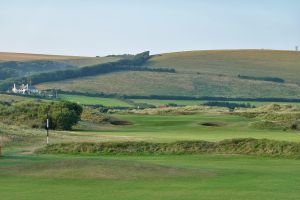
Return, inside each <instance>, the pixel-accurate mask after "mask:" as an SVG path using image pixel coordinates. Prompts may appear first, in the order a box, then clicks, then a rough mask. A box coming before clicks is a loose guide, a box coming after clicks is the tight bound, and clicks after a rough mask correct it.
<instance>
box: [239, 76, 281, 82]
mask: <svg viewBox="0 0 300 200" xmlns="http://www.w3.org/2000/svg"><path fill="white" fill-rule="evenodd" d="M238 78H240V79H247V80H255V81H270V82H275V83H284V82H285V80H284V79H282V78H278V77H269V76H263V77H255V76H242V75H238Z"/></svg>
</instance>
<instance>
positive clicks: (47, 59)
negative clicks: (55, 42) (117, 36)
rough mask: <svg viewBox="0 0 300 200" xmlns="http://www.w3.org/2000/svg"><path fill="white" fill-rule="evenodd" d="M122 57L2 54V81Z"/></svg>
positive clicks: (0, 55) (110, 60) (0, 63)
mask: <svg viewBox="0 0 300 200" xmlns="http://www.w3.org/2000/svg"><path fill="white" fill-rule="evenodd" d="M119 59H121V57H118V56H115V57H79V56H61V55H44V54H25V53H6V52H0V80H4V79H7V78H12V77H22V76H27V75H31V74H36V73H41V72H52V71H58V70H67V69H72V68H79V67H85V66H90V65H96V64H102V63H107V62H114V61H117V60H119Z"/></svg>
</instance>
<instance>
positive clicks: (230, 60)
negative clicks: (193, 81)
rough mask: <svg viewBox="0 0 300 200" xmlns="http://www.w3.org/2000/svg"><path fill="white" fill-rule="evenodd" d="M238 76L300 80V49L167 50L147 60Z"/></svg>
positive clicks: (156, 64)
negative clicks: (299, 50)
mask: <svg viewBox="0 0 300 200" xmlns="http://www.w3.org/2000/svg"><path fill="white" fill-rule="evenodd" d="M146 65H149V66H153V67H169V68H175V69H176V70H177V71H180V72H199V73H208V74H221V75H227V76H233V77H236V76H238V75H243V76H254V77H262V76H268V77H278V78H282V79H284V80H286V81H287V82H292V83H298V84H299V83H300V78H299V74H300V52H298V51H278V50H211V51H187V52H176V53H167V54H161V55H156V56H153V57H152V58H151V59H150V60H149V62H148V63H147V64H146Z"/></svg>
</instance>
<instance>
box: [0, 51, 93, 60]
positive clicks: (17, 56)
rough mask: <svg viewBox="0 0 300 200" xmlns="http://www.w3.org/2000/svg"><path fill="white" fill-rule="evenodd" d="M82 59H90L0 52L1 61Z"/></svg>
mask: <svg viewBox="0 0 300 200" xmlns="http://www.w3.org/2000/svg"><path fill="white" fill-rule="evenodd" d="M81 58H89V57H83V56H66V55H47V54H33V53H12V52H0V61H29V60H69V59H81Z"/></svg>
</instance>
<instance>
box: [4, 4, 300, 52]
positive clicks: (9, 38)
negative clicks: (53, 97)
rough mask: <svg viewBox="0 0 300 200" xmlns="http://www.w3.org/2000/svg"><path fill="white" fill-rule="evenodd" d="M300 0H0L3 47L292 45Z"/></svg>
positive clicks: (297, 39) (299, 30) (299, 36)
mask: <svg viewBox="0 0 300 200" xmlns="http://www.w3.org/2000/svg"><path fill="white" fill-rule="evenodd" d="M295 45H300V1H299V0H0V51H5V52H31V53H47V54H68V55H90V56H95V55H100V56H103V55H107V54H123V53H137V52H141V51H145V50H150V51H151V52H152V53H161V52H170V51H182V50H202V49H248V48H266V49H294V47H295Z"/></svg>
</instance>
